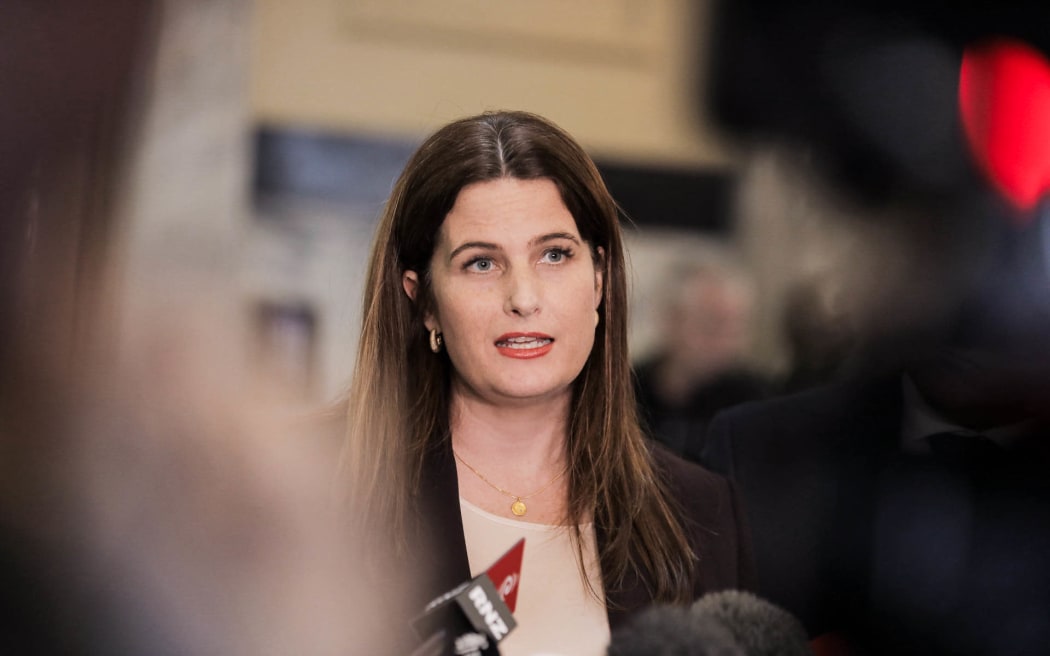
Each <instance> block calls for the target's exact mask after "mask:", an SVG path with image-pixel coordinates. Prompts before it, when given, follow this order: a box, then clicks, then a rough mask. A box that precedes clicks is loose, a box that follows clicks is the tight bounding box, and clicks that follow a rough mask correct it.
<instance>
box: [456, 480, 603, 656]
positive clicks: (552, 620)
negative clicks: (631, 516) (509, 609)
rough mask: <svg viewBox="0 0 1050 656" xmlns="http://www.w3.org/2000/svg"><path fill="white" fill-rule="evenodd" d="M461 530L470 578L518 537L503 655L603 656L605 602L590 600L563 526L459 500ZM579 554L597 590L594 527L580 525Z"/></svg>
mask: <svg viewBox="0 0 1050 656" xmlns="http://www.w3.org/2000/svg"><path fill="white" fill-rule="evenodd" d="M459 504H460V512H461V514H462V515H463V534H464V537H465V538H466V543H467V558H468V560H469V562H470V573H471V576H477V575H478V574H480V573H481V572H483V571H485V570H486V569H488V568H489V566H491V565H492V563H494V562H496V560H497V559H498V558H499V557H500V556H502V555H503V554H504V552H506V551H507V550H508V549H510V548H511V547H512V546H514V544H515V543H516V542H517V541H518V540H520V539H521V538H525V552H524V555H523V558H522V565H521V580H520V582H519V584H518V601H517V607H516V608H515V610H514V619H515V620H516V621H517V622H518V626H517V628H516V629H514V630H513V631H511V633H510V635H508V636H507V637H506V638H504V639H503V641H502V642H500V643H499V650H500V653H501V654H504V655H505V656H539V655H541V654H542V655H543V656H563V655H564V656H570V655H571V656H592V655H593V656H604V654H605V650H606V648H607V647H608V645H609V619H608V616H607V615H606V612H605V603H604V602H601V601H598V600H596V599H595V598H594V597H593V596H592V595H591V593H590V590H589V589H588V588H587V585H586V584H585V583H584V580H583V577H582V576H581V575H580V570H579V567H578V566H577V564H576V552H575V550H574V549H573V547H572V542H571V540H570V539H569V530H568V529H567V528H566V527H564V526H549V525H546V524H533V523H531V522H523V521H519V520H515V519H506V518H503V517H499V516H497V515H493V514H492V513H489V512H486V511H484V510H482V509H481V508H478V507H477V506H475V505H473V504H471V503H470V502H469V501H467V500H465V499H463V498H462V497H461V498H460V500H459ZM581 529H582V533H583V540H584V544H583V554H584V559H585V561H586V563H587V573H588V576H589V577H590V579H591V584H592V585H593V586H594V589H595V590H597V591H598V592H599V594H602V582H601V575H600V573H599V568H598V563H597V547H596V544H595V538H594V525H593V524H587V525H585V526H582V527H581Z"/></svg>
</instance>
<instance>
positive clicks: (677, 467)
mask: <svg viewBox="0 0 1050 656" xmlns="http://www.w3.org/2000/svg"><path fill="white" fill-rule="evenodd" d="M653 454H654V459H655V462H656V465H657V469H658V471H659V472H660V473H661V474H662V475H663V476H665V477H666V480H667V481H668V482H669V483H670V486H671V489H672V491H673V494H674V495H675V498H676V500H677V501H678V503H679V505H680V506H681V509H682V511H683V515H684V516H685V523H686V528H687V535H688V537H689V541H690V544H691V545H692V547H693V551H694V553H695V554H696V556H697V558H698V564H697V576H696V578H695V580H694V582H693V594H694V597H699V596H701V595H702V594H704V593H706V592H711V591H715V590H722V589H728V588H743V589H754V587H755V574H754V564H753V558H752V554H751V543H750V536H749V531H748V528H747V525H746V522H745V519H744V513H743V510H742V508H741V507H740V504H739V502H738V499H737V495H736V492H735V491H734V489H733V486H732V485H731V484H730V483H729V482H728V480H727V479H725V478H724V477H722V476H718V475H716V474H713V473H711V472H709V471H707V470H705V469H703V468H702V467H700V466H698V465H695V464H693V463H688V462H686V461H684V460H682V459H681V458H678V457H677V456H675V455H673V454H671V453H670V452H668V451H666V450H665V449H663V448H662V447H655V449H654V451H653ZM458 490H459V486H458V481H457V474H456V465H455V460H454V457H453V455H452V450H451V449H450V448H444V449H442V450H441V451H440V452H439V453H435V454H433V455H432V456H431V457H430V458H429V460H428V462H427V466H426V471H425V481H424V486H423V494H422V499H423V501H424V504H425V506H424V507H423V508H422V511H423V512H422V514H421V518H422V520H423V521H422V522H421V524H420V526H419V527H418V528H419V531H420V533H419V540H420V541H421V542H423V543H424V544H427V545H429V546H428V547H427V548H426V549H423V550H421V553H423V554H425V557H426V563H425V566H424V568H423V570H422V571H424V572H426V573H427V578H426V580H425V584H424V585H423V586H421V588H420V590H419V594H418V597H417V600H416V602H417V603H418V607H419V608H420V609H421V608H422V607H423V606H424V605H425V604H426V603H427V602H428V601H429V600H430V599H432V598H434V597H437V596H438V595H439V594H441V593H443V592H446V591H448V590H450V589H451V588H453V587H455V586H456V585H458V584H459V583H462V582H463V581H465V580H467V579H469V578H470V568H469V565H468V561H467V548H466V543H465V541H464V537H463V522H462V517H461V515H460V507H459V492H458ZM608 530H615V528H612V529H606V530H598V533H597V536H596V537H597V541H598V545H599V548H600V547H601V545H602V544H603V543H604V542H605V540H607V538H608ZM526 548H527V547H526ZM650 581H651V577H650V575H649V573H648V572H635V573H634V574H633V575H632V576H630V577H628V579H627V580H626V581H625V582H624V584H623V585H621V586H619V587H616V586H613V584H612V582H611V581H609V580H605V581H603V583H604V585H605V590H606V601H607V606H608V608H609V610H608V616H609V626H610V628H611V629H612V630H615V629H616V628H617V627H619V626H621V625H622V624H623V623H624V622H625V621H626V620H628V619H629V618H630V617H631V616H632V615H634V614H635V613H637V612H638V611H639V610H641V609H642V608H644V607H645V606H647V605H648V604H650V603H651V602H652V597H651V595H650V593H649V583H650Z"/></svg>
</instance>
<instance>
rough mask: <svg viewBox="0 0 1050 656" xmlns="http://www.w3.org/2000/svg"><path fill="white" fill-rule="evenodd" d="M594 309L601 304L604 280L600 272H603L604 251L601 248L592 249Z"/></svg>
mask: <svg viewBox="0 0 1050 656" xmlns="http://www.w3.org/2000/svg"><path fill="white" fill-rule="evenodd" d="M594 252H595V255H596V257H595V258H594V309H595V310H597V309H598V306H599V305H601V304H602V284H603V283H604V282H605V279H604V277H603V275H602V272H603V271H605V249H604V248H602V247H601V246H599V247H597V248H595V249H594Z"/></svg>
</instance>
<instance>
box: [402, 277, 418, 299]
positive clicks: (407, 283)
mask: <svg viewBox="0 0 1050 656" xmlns="http://www.w3.org/2000/svg"><path fill="white" fill-rule="evenodd" d="M418 287H419V276H418V275H416V272H415V271H405V273H404V274H403V275H402V276H401V288H402V289H404V290H405V295H406V296H408V297H409V298H410V299H412V302H413V303H415V301H416V289H417V288H418Z"/></svg>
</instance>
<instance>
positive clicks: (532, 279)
mask: <svg viewBox="0 0 1050 656" xmlns="http://www.w3.org/2000/svg"><path fill="white" fill-rule="evenodd" d="M506 281H507V290H506V292H507V296H506V301H505V302H504V305H503V311H504V312H506V313H507V314H514V315H517V316H520V317H528V316H531V315H533V314H535V313H537V312H539V311H540V283H539V281H538V280H537V279H536V275H535V272H533V271H531V270H530V269H528V268H524V269H523V268H520V267H519V268H516V269H512V270H511V271H510V272H509V274H508V275H507V277H506Z"/></svg>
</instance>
